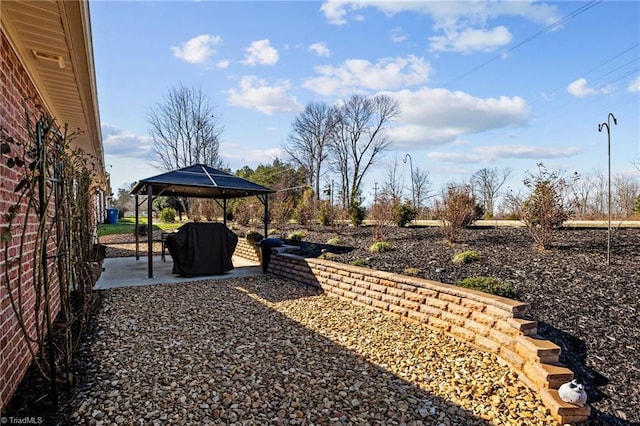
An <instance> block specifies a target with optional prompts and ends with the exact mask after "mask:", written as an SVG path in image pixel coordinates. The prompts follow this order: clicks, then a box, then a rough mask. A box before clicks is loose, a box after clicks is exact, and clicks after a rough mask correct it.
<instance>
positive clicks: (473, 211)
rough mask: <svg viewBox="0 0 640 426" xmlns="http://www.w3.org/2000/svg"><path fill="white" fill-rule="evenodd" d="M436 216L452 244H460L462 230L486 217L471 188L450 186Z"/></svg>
mask: <svg viewBox="0 0 640 426" xmlns="http://www.w3.org/2000/svg"><path fill="white" fill-rule="evenodd" d="M435 214H436V217H437V218H438V220H440V221H441V222H442V227H441V229H442V232H443V233H444V236H445V238H446V239H447V240H448V241H449V242H452V243H456V242H458V238H459V237H460V233H461V232H462V229H464V228H467V227H468V226H470V225H471V224H472V223H473V222H475V221H476V220H478V219H479V218H481V217H482V216H483V215H484V211H483V210H482V207H480V206H479V205H478V204H477V203H476V198H475V197H474V196H473V195H472V194H471V188H470V187H469V186H462V187H460V186H456V185H455V184H449V185H448V186H447V190H446V192H445V193H444V194H443V197H442V202H439V203H437V204H436V209H435Z"/></svg>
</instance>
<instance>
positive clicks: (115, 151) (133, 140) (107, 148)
mask: <svg viewBox="0 0 640 426" xmlns="http://www.w3.org/2000/svg"><path fill="white" fill-rule="evenodd" d="M101 128H102V144H103V145H104V152H105V155H112V156H116V157H118V156H119V157H125V158H132V157H133V158H138V159H145V160H147V159H149V157H150V155H151V154H152V152H153V139H152V138H151V137H150V136H146V135H136V134H135V133H133V132H130V131H128V130H122V129H118V128H116V127H115V126H112V125H111V124H107V123H101Z"/></svg>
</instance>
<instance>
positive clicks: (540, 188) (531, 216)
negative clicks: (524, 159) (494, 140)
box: [521, 164, 571, 249]
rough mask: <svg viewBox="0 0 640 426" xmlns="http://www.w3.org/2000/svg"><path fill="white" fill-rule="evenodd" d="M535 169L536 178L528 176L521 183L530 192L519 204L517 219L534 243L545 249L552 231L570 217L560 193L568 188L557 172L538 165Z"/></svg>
mask: <svg viewBox="0 0 640 426" xmlns="http://www.w3.org/2000/svg"><path fill="white" fill-rule="evenodd" d="M538 168H539V173H538V175H536V176H533V175H531V174H530V176H529V177H528V178H527V179H525V180H524V184H525V186H527V187H528V188H530V189H531V190H532V193H531V195H529V198H527V199H526V200H525V201H524V202H523V203H522V212H521V216H522V221H523V222H524V224H525V225H526V226H527V229H528V230H529V233H530V234H531V236H532V237H533V240H534V241H535V242H536V244H537V245H538V246H539V247H540V248H542V249H548V248H550V247H551V245H552V243H553V238H554V234H555V231H556V230H557V229H559V228H561V227H562V224H563V223H564V221H565V220H567V219H569V217H570V216H571V212H570V211H569V210H568V209H567V208H565V205H564V201H563V199H562V190H563V189H565V188H566V187H567V186H568V185H567V182H566V181H565V180H564V179H563V178H561V177H560V174H559V173H558V172H548V171H547V170H546V169H545V168H544V165H543V164H538Z"/></svg>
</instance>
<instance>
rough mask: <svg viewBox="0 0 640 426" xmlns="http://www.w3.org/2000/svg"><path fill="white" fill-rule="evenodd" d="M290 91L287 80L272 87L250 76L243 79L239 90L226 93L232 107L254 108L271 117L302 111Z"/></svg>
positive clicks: (230, 90)
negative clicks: (280, 113) (276, 114)
mask: <svg viewBox="0 0 640 426" xmlns="http://www.w3.org/2000/svg"><path fill="white" fill-rule="evenodd" d="M290 89H291V84H290V83H289V81H287V80H284V81H281V82H279V83H278V84H277V85H272V86H270V85H268V83H267V82H266V81H265V80H262V79H258V78H257V77H256V76H252V75H249V76H244V77H242V79H241V80H240V84H239V87H238V88H237V89H235V88H234V89H229V90H227V92H226V93H227V100H228V102H229V104H231V105H235V106H241V107H244V108H248V109H251V108H254V109H257V110H258V111H260V112H263V113H265V114H268V115H271V114H274V113H277V112H298V111H300V110H301V109H302V107H301V106H300V104H299V103H298V101H297V100H296V97H295V96H292V95H290V94H289V93H288V90H290Z"/></svg>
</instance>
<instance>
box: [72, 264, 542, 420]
mask: <svg viewBox="0 0 640 426" xmlns="http://www.w3.org/2000/svg"><path fill="white" fill-rule="evenodd" d="M101 298H102V300H101V307H100V309H99V311H98V315H97V323H96V326H97V328H96V330H95V332H94V333H92V335H91V338H90V339H89V340H88V341H87V342H86V344H85V346H84V348H83V355H82V359H83V362H84V363H85V365H84V368H83V370H84V375H85V377H83V378H82V383H84V384H85V385H84V387H83V388H82V389H81V390H80V392H79V393H77V394H76V397H75V399H74V401H73V403H72V410H71V411H72V414H71V415H70V417H69V421H70V422H71V423H76V424H113V423H115V424H134V423H135V424H158V425H159V424H167V423H176V424H207V423H223V424H307V425H311V424H362V425H366V424H388V425H391V424H407V425H411V424H427V425H432V424H433V425H474V424H476V425H480V424H514V425H521V424H531V425H534V424H535V425H546V424H554V421H553V419H551V418H550V417H549V416H548V415H547V410H546V409H545V408H543V406H542V403H541V402H540V400H539V399H538V398H537V396H535V395H534V394H533V393H532V392H531V391H530V390H529V389H528V388H526V387H525V386H524V385H522V384H521V383H520V382H519V381H518V379H517V377H516V376H515V375H514V374H513V373H512V372H510V371H509V370H508V369H507V368H506V367H503V366H501V365H500V364H499V363H498V362H497V360H496V358H495V357H493V356H490V355H487V354H484V353H482V352H479V351H476V350H473V349H471V348H469V347H468V346H465V345H464V344H461V343H458V342H457V341H455V340H454V339H451V338H449V337H447V336H445V335H443V334H440V333H438V332H435V331H433V330H431V329H429V328H427V327H426V326H420V325H415V324H408V323H405V322H402V321H397V320H394V319H393V318H391V317H390V316H387V315H384V314H380V313H377V312H375V311H372V310H370V309H367V308H364V307H358V306H353V305H351V304H349V303H346V302H342V301H339V300H338V299H335V298H330V297H328V296H325V295H317V294H315V290H313V289H305V288H301V287H299V286H296V285H294V284H292V283H291V282H289V281H286V280H282V279H277V278H273V277H269V276H266V277H264V276H263V277H252V278H249V279H229V280H218V281H200V282H194V283H188V284H178V285H157V286H148V287H138V288H127V289H115V290H108V291H105V292H102V295H101Z"/></svg>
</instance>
